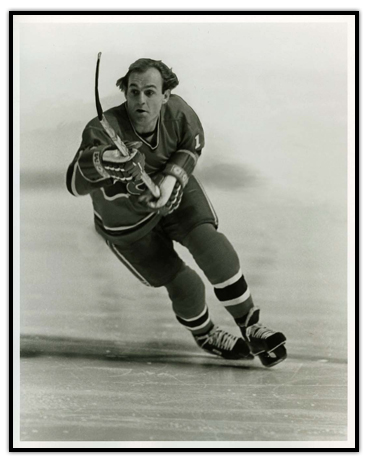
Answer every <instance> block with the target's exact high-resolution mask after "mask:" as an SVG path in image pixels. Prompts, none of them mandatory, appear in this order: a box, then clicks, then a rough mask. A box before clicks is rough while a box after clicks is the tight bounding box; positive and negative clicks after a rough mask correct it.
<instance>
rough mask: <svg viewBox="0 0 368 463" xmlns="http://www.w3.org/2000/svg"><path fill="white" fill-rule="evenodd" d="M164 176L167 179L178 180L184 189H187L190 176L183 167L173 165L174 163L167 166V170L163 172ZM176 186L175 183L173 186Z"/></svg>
mask: <svg viewBox="0 0 368 463" xmlns="http://www.w3.org/2000/svg"><path fill="white" fill-rule="evenodd" d="M163 174H164V175H165V176H166V177H171V178H174V179H175V180H177V181H178V182H179V183H180V185H181V186H182V188H185V187H186V185H187V183H188V181H189V176H188V174H187V172H186V171H185V170H184V169H183V168H182V167H180V166H178V165H177V164H172V163H168V164H166V166H165V169H164V170H163ZM174 185H175V183H174V184H173V186H174Z"/></svg>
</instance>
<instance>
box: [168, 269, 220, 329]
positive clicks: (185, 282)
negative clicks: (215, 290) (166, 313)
mask: <svg viewBox="0 0 368 463" xmlns="http://www.w3.org/2000/svg"><path fill="white" fill-rule="evenodd" d="M166 289H167V291H168V294H169V297H170V299H171V301H172V307H173V310H174V312H175V315H176V318H177V319H178V321H179V323H181V324H182V325H184V326H185V327H186V328H187V329H188V330H190V331H191V332H192V333H193V334H195V335H197V334H204V333H207V331H209V330H210V329H211V328H212V327H213V326H214V325H213V323H212V320H211V318H210V316H209V313H208V309H207V306H206V299H205V287H204V284H203V282H202V280H201V278H200V277H199V275H197V273H196V272H195V271H194V270H192V269H191V268H190V267H187V266H183V268H182V270H181V271H180V272H179V273H178V274H177V275H176V277H175V278H174V280H172V281H171V282H170V283H169V284H167V285H166Z"/></svg>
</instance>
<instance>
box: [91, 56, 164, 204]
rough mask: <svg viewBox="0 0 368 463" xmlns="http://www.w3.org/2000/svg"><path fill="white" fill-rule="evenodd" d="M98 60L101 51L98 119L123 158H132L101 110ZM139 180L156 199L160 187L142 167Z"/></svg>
mask: <svg viewBox="0 0 368 463" xmlns="http://www.w3.org/2000/svg"><path fill="white" fill-rule="evenodd" d="M100 60H101V52H100V53H99V54H98V56H97V64H96V77H95V101H96V109H97V115H98V120H99V121H100V123H101V125H102V127H103V129H104V130H105V132H106V133H107V135H108V136H109V137H110V138H111V140H112V141H113V143H114V144H115V146H116V147H117V149H118V150H119V151H120V153H121V154H122V156H123V158H125V160H126V161H130V159H132V156H131V154H130V152H129V149H128V148H127V147H126V145H125V144H124V142H123V141H122V140H121V138H120V137H119V135H118V134H117V133H116V132H115V130H114V129H113V128H112V127H111V125H110V124H109V122H108V120H107V119H106V117H105V115H104V113H103V110H102V106H101V103H100V97H99V94H98V76H99V69H100ZM123 160H124V159H123ZM141 180H142V182H143V183H144V184H145V185H146V187H147V188H148V189H149V190H150V192H151V193H152V195H153V196H154V197H155V198H156V199H158V198H159V197H160V189H159V187H158V186H157V185H156V184H155V183H154V181H153V180H152V179H151V177H150V176H149V175H148V174H147V172H146V171H145V170H144V169H143V171H142V176H141Z"/></svg>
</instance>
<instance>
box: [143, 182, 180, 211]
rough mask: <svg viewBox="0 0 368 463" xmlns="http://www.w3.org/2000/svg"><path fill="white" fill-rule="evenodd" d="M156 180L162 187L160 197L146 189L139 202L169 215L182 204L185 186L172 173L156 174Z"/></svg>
mask: <svg viewBox="0 0 368 463" xmlns="http://www.w3.org/2000/svg"><path fill="white" fill-rule="evenodd" d="M154 181H155V183H156V185H158V187H159V188H160V192H161V195H160V198H159V199H155V198H154V197H153V196H152V194H151V193H150V192H149V191H146V192H145V193H143V194H142V195H141V196H140V198H139V202H140V203H144V204H146V205H147V206H148V207H149V208H150V209H152V210H154V211H158V212H159V213H160V214H161V215H164V216H165V215H169V214H171V213H172V212H174V211H175V210H176V209H177V208H178V207H179V206H180V202H181V199H182V197H183V191H184V188H183V186H182V185H181V183H180V182H179V181H178V180H177V179H176V178H175V177H173V176H171V175H163V174H162V173H159V174H157V175H155V176H154Z"/></svg>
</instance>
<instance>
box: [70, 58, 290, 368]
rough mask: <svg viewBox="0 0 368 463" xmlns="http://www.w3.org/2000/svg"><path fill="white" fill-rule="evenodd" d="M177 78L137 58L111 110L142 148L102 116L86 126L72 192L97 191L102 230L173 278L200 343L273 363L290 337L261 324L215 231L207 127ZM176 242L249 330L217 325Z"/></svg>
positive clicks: (159, 278)
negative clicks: (199, 174)
mask: <svg viewBox="0 0 368 463" xmlns="http://www.w3.org/2000/svg"><path fill="white" fill-rule="evenodd" d="M178 83H179V81H178V79H177V76H176V75H175V74H174V73H173V72H172V71H171V70H170V69H169V68H168V67H167V66H166V65H165V64H164V63H162V62H161V61H156V60H151V59H145V58H144V59H139V60H137V61H136V62H134V63H133V64H132V65H131V66H130V67H129V71H128V72H127V74H126V75H125V76H124V77H122V78H121V79H119V80H118V81H117V86H118V87H119V88H120V90H121V91H122V92H124V95H125V98H126V101H125V102H124V103H123V104H121V105H119V106H116V107H114V108H111V109H110V110H108V111H106V112H105V117H106V118H107V120H108V122H109V123H110V125H111V126H112V127H113V129H114V130H115V132H116V133H117V134H118V135H119V136H120V138H121V140H123V141H124V142H125V144H126V145H127V146H128V147H129V150H130V151H131V153H132V154H135V155H134V157H133V158H132V159H131V160H130V161H128V162H122V160H121V155H120V153H119V152H118V151H117V149H116V146H114V144H113V143H112V141H111V139H110V138H109V136H108V135H107V134H106V133H105V131H104V130H103V128H102V126H101V124H100V122H99V120H98V118H95V119H93V120H91V121H90V122H89V123H88V124H87V126H86V128H85V129H84V131H83V135H82V142H81V145H80V147H79V149H78V152H77V154H76V156H75V158H74V160H73V161H72V163H71V164H70V166H69V169H68V172H67V188H68V190H69V192H70V193H71V194H73V195H74V196H80V195H86V194H89V195H90V196H91V198H92V202H93V207H94V221H95V227H96V230H97V232H98V233H99V234H100V235H102V237H103V238H104V239H105V240H106V243H107V245H108V246H109V248H110V249H111V251H112V252H113V253H114V254H115V255H116V256H117V258H118V259H119V260H120V261H121V262H122V263H123V264H124V265H125V266H126V267H127V268H128V269H129V270H130V271H131V272H132V273H133V275H135V276H136V277H137V278H138V279H140V280H141V282H143V283H144V284H146V285H148V286H152V287H160V286H165V288H166V289H167V292H168V296H169V298H170V300H171V302H172V308H173V310H174V313H175V315H176V318H177V320H178V322H179V323H180V324H181V325H183V326H184V327H185V328H187V329H188V330H189V331H190V332H191V334H192V335H193V337H194V339H195V341H196V343H197V344H198V346H199V347H201V348H202V349H204V350H206V351H207V352H210V353H211V354H215V355H219V356H222V357H224V358H227V359H241V358H253V356H255V355H257V356H259V358H260V360H261V362H262V364H263V365H265V366H273V365H275V364H277V363H279V362H280V361H282V360H284V359H285V358H286V349H285V346H284V344H285V341H286V338H285V336H284V335H283V334H282V333H280V332H275V331H273V330H270V329H268V328H266V327H264V326H263V325H261V324H260V323H259V309H258V308H257V307H255V306H254V304H253V300H252V296H251V294H250V290H249V287H248V285H247V282H246V280H245V278H244V275H243V273H242V270H241V267H240V263H239V259H238V256H237V253H236V252H235V250H234V248H233V246H232V245H231V243H230V242H229V241H228V239H227V238H226V237H225V236H224V235H223V234H222V233H220V232H219V231H218V230H217V229H218V219H217V216H216V213H215V211H214V209H213V207H212V205H211V202H210V200H209V199H208V196H207V195H206V193H205V191H204V189H203V187H202V186H201V184H200V183H199V182H198V180H197V179H196V178H195V176H194V175H193V171H194V169H195V166H196V163H197V161H198V158H199V156H200V155H201V152H202V149H203V147H204V133H203V128H202V125H201V122H200V120H199V119H198V116H197V115H196V113H195V112H194V111H193V109H192V108H191V107H190V106H188V104H187V103H186V102H185V101H184V100H183V99H182V98H180V97H179V96H178V95H172V94H171V90H173V89H174V88H175V87H176V86H177V85H178ZM143 170H145V171H146V172H147V174H148V175H149V176H150V177H151V178H152V179H153V180H154V181H155V183H156V184H157V185H159V188H160V193H161V196H160V198H159V199H155V198H154V197H153V196H152V194H151V193H150V192H149V191H148V190H147V189H146V188H145V185H144V184H143V182H142V181H141V175H142V172H143ZM174 241H176V242H178V243H180V244H181V245H183V246H185V247H186V248H187V249H188V250H189V251H190V253H191V254H192V255H193V258H194V259H195V261H196V263H197V264H198V266H199V267H200V268H201V269H202V270H203V272H204V274H205V276H206V277H207V278H208V280H209V282H210V283H211V284H212V285H213V288H214V292H215V295H216V296H217V298H218V300H219V301H220V302H221V303H222V304H223V306H224V307H225V308H226V309H227V310H228V312H229V313H230V315H231V316H232V317H233V318H234V320H235V323H236V324H237V325H238V326H239V328H240V332H241V336H239V337H237V336H234V335H232V334H230V333H227V332H226V331H224V330H222V329H221V328H219V327H218V326H215V325H214V323H213V321H212V319H211V316H210V313H209V310H208V307H207V305H206V298H205V287H204V284H203V282H202V280H201V278H200V277H199V276H198V274H197V273H196V272H195V271H194V270H192V269H191V268H190V267H188V266H187V265H186V264H185V263H184V262H183V261H182V259H181V258H180V257H179V256H178V254H177V253H176V251H175V250H174V247H173V242H174Z"/></svg>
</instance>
